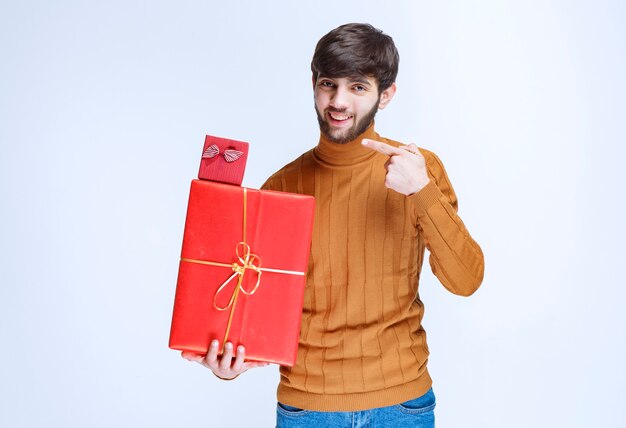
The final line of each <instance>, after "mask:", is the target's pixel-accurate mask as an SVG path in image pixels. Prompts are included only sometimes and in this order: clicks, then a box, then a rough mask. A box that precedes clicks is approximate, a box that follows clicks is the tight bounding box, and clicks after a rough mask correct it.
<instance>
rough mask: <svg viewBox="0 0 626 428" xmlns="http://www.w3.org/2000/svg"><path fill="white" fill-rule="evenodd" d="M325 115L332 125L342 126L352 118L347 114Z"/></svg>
mask: <svg viewBox="0 0 626 428" xmlns="http://www.w3.org/2000/svg"><path fill="white" fill-rule="evenodd" d="M327 115H328V118H329V119H330V122H331V124H333V125H342V124H344V123H347V122H348V121H349V120H350V119H352V118H353V117H354V115H351V114H348V113H339V112H334V111H329V112H328V113H327Z"/></svg>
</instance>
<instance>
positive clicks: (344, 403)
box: [183, 24, 484, 427]
mask: <svg viewBox="0 0 626 428" xmlns="http://www.w3.org/2000/svg"><path fill="white" fill-rule="evenodd" d="M398 62H399V56H398V52H397V50H396V47H395V45H394V43H393V40H392V39H391V37H389V36H387V35H386V34H384V33H382V32H381V31H380V30H377V29H376V28H374V27H372V26H370V25H366V24H347V25H342V26H340V27H338V28H336V29H335V30H333V31H331V32H330V33H328V34H327V35H325V36H324V37H323V38H322V39H321V40H320V41H319V42H318V44H317V47H316V49H315V53H314V55H313V61H312V63H311V70H312V72H313V90H314V98H315V111H316V113H317V119H318V122H319V125H320V134H321V135H320V139H319V142H318V144H317V146H316V147H315V148H314V149H312V150H310V151H308V152H306V153H304V154H303V155H302V156H300V157H299V158H298V159H296V160H295V161H293V162H291V163H290V164H288V165H286V166H285V167H284V168H282V169H281V170H280V171H278V172H277V173H275V174H274V175H272V176H271V177H270V178H269V179H268V180H267V182H266V183H265V185H264V186H263V187H264V188H265V189H272V190H280V191H286V192H295V193H304V194H310V195H313V196H315V198H316V213H315V216H316V217H315V225H314V230H313V240H312V245H311V257H310V263H309V270H308V276H307V285H306V289H305V300H304V311H303V316H302V329H301V334H300V344H299V350H298V359H297V362H296V365H295V366H294V367H292V368H288V367H281V370H280V372H281V381H280V385H279V386H278V401H279V404H278V407H277V425H278V426H279V427H304V426H307V427H308V426H316V425H318V424H326V425H327V426H346V427H348V426H353V425H352V424H353V423H357V424H360V425H359V426H373V427H379V426H380V427H382V426H393V427H404V426H407V427H408V426H411V427H432V426H434V407H435V396H434V394H433V391H432V389H431V383H432V381H431V378H430V376H429V374H428V370H427V367H426V363H427V359H428V346H427V344H426V333H425V331H424V329H423V328H422V326H421V321H422V317H423V313H424V306H423V304H422V302H421V300H420V298H419V293H418V284H419V275H420V272H421V269H422V262H423V258H424V250H425V248H428V250H429V252H430V266H431V269H432V271H433V272H434V274H435V275H436V276H437V278H438V279H439V280H440V281H441V283H442V284H443V285H444V286H445V287H446V288H447V289H448V290H450V291H451V292H452V293H455V294H458V295H463V296H469V295H470V294H472V293H473V292H474V291H475V290H476V289H477V288H478V287H479V286H480V283H481V281H482V278H483V268H484V262H483V255H482V252H481V250H480V247H479V246H478V244H476V242H475V241H474V240H473V239H472V238H471V236H470V234H469V233H468V231H467V229H466V228H465V226H464V224H463V222H462V221H461V219H460V218H459V216H458V215H457V198H456V195H455V193H454V190H453V189H452V186H451V184H450V181H449V180H448V177H447V175H446V172H445V170H444V168H443V165H442V163H441V161H440V160H439V159H438V158H437V156H435V155H434V154H433V153H432V152H429V151H427V150H424V149H418V147H417V146H415V145H413V144H409V145H403V144H401V143H398V142H396V141H392V140H389V139H386V138H383V137H381V136H380V135H378V134H377V133H376V131H375V130H374V116H375V115H376V112H377V111H378V110H379V109H384V108H385V107H386V106H387V105H388V104H389V102H390V101H391V100H392V99H393V96H394V94H395V92H396V85H395V79H396V75H397V72H398ZM217 350H218V343H217V341H214V342H213V343H212V345H211V348H210V351H209V353H208V355H207V356H206V358H202V357H198V356H193V355H190V354H186V353H185V354H184V355H183V356H184V357H185V358H188V359H192V360H195V361H198V362H201V363H202V364H203V365H205V366H206V367H208V368H210V369H211V370H212V371H213V373H215V374H216V375H217V376H218V377H221V378H224V379H231V378H234V377H236V376H238V375H239V374H240V373H242V372H244V371H246V370H247V369H249V368H251V367H257V366H260V365H264V364H261V363H253V362H245V361H244V357H245V350H244V349H243V347H241V346H240V347H239V349H237V352H236V358H235V359H234V360H233V349H232V345H230V344H227V346H226V351H225V353H224V355H223V356H222V357H221V358H219V357H218V356H217Z"/></svg>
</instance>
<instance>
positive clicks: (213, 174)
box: [198, 135, 248, 186]
mask: <svg viewBox="0 0 626 428" xmlns="http://www.w3.org/2000/svg"><path fill="white" fill-rule="evenodd" d="M247 160H248V143H244V142H243V141H237V140H229V139H227V138H220V137H214V136H212V135H207V136H206V137H205V139H204V148H203V149H202V159H201V160H200V170H199V171H198V178H200V179H201V180H211V181H219V182H222V183H229V184H235V185H237V186H240V185H241V182H242V180H243V173H244V171H245V169H246V162H247Z"/></svg>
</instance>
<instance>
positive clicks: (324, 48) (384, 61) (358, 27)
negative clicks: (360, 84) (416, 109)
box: [311, 24, 400, 93]
mask: <svg viewBox="0 0 626 428" xmlns="http://www.w3.org/2000/svg"><path fill="white" fill-rule="evenodd" d="M399 62H400V55H398V50H397V49H396V46H395V44H394V43H393V39H392V38H391V37H389V36H388V35H386V34H385V33H383V32H382V31H381V30H379V29H377V28H375V27H373V26H371V25H370V24H344V25H342V26H340V27H337V28H335V29H334V30H332V31H331V32H329V33H328V34H326V35H325V36H324V37H322V38H321V39H320V41H319V42H317V46H316V47H315V53H314V54H313V60H312V61H311V71H312V72H313V78H314V79H315V80H316V81H317V78H318V76H320V75H323V76H327V77H331V78H332V77H355V76H374V77H375V78H376V80H377V81H378V91H379V93H380V92H382V91H384V90H385V89H387V88H388V87H390V86H391V85H392V84H393V83H394V82H395V81H396V76H397V75H398V63H399Z"/></svg>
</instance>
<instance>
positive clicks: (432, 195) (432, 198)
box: [408, 178, 442, 215]
mask: <svg viewBox="0 0 626 428" xmlns="http://www.w3.org/2000/svg"><path fill="white" fill-rule="evenodd" d="M441 195H442V193H441V190H439V188H438V187H437V185H436V184H435V182H434V181H433V180H432V178H431V179H430V181H429V182H428V184H427V185H426V186H424V187H423V188H422V190H420V191H419V192H416V193H413V194H412V195H409V196H408V198H409V200H410V201H411V203H412V204H413V206H414V207H415V209H416V211H417V214H418V215H420V214H423V213H425V212H426V211H427V210H428V208H430V207H432V206H433V205H435V204H436V203H437V202H438V201H439V198H440V197H441Z"/></svg>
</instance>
